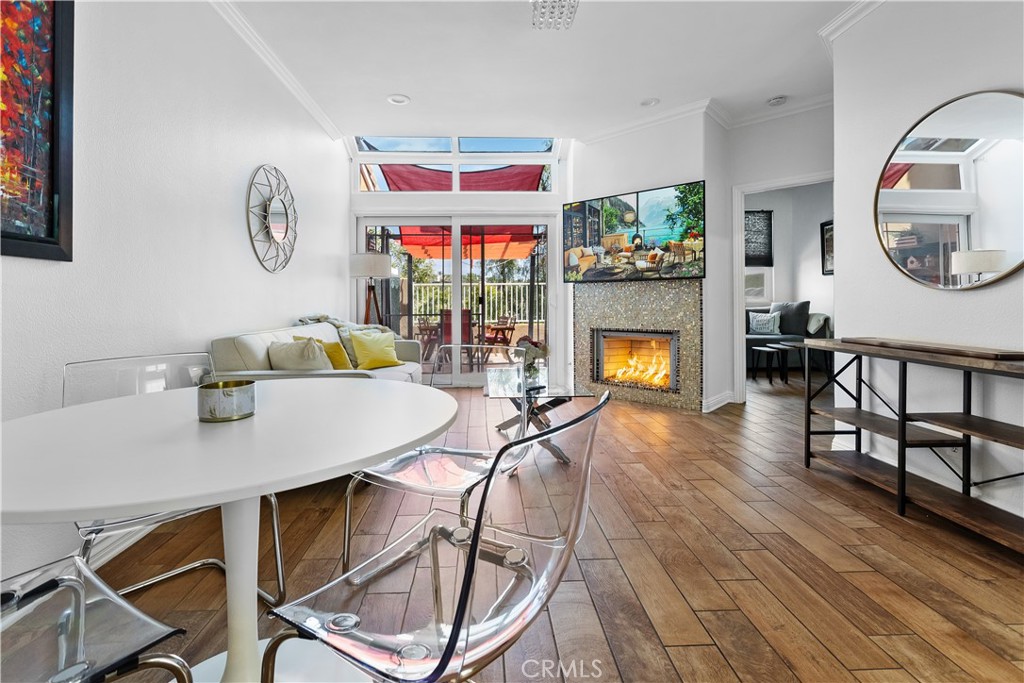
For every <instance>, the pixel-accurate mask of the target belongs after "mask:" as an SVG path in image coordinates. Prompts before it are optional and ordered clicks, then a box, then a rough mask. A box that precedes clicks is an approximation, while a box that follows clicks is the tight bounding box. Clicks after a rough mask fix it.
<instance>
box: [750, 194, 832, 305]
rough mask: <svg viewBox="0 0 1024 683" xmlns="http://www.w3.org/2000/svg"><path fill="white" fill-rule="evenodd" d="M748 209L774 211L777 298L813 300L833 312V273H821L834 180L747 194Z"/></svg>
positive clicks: (775, 294) (775, 298)
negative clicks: (824, 229) (824, 228)
mask: <svg viewBox="0 0 1024 683" xmlns="http://www.w3.org/2000/svg"><path fill="white" fill-rule="evenodd" d="M745 200H746V201H745V206H746V210H747V211H750V210H753V209H767V210H772V211H773V212H774V213H773V214H772V238H773V239H772V241H773V243H774V246H773V256H774V263H775V266H774V271H775V293H774V296H773V297H772V298H773V299H774V300H775V301H805V300H806V301H810V302H811V311H812V312H814V313H827V314H829V315H832V312H833V306H832V298H833V292H832V281H833V277H832V276H831V275H822V274H821V224H822V223H823V222H824V221H827V220H829V219H830V218H832V183H831V182H825V183H815V184H813V185H801V186H799V187H792V188H788V189H785V190H772V191H770V192H757V193H752V194H748V195H746V196H745Z"/></svg>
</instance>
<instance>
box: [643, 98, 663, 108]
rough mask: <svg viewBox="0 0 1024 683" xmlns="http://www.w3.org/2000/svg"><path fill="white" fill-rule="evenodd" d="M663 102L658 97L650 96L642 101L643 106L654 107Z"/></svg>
mask: <svg viewBox="0 0 1024 683" xmlns="http://www.w3.org/2000/svg"><path fill="white" fill-rule="evenodd" d="M659 102H661V100H659V99H658V98H657V97H648V98H647V99H646V100H643V101H641V102H640V106H641V107H653V106H654V105H656V104H658V103H659Z"/></svg>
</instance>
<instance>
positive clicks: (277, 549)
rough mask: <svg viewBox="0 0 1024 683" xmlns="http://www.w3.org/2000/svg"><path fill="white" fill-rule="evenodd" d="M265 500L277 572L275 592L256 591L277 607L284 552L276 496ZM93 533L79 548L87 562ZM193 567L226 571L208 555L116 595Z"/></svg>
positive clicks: (281, 599) (281, 597)
mask: <svg viewBox="0 0 1024 683" xmlns="http://www.w3.org/2000/svg"><path fill="white" fill-rule="evenodd" d="M264 498H266V500H267V502H268V503H270V526H271V529H272V533H271V542H272V543H273V544H274V566H275V569H276V572H277V594H276V595H272V594H270V593H268V592H267V591H265V590H263V589H262V588H257V589H256V593H257V594H258V596H259V598H260V600H263V601H264V602H265V603H267V605H269V606H270V607H278V606H279V605H283V604H284V601H285V597H286V591H285V584H284V553H283V551H282V549H281V514H280V510H279V508H278V504H277V496H275V495H274V494H273V493H268V494H267V495H265V496H264ZM95 539H96V537H95V535H92V534H90V535H89V536H88V537H86V538H85V540H84V541H83V542H82V547H81V549H80V550H79V556H80V557H82V559H84V560H86V561H87V562H88V560H89V553H91V552H92V547H93V544H94V543H95ZM195 569H219V570H220V571H221V572H226V571H227V568H226V567H225V565H224V561H223V560H220V559H218V558H215V557H208V558H206V559H203V560H196V561H195V562H191V563H189V564H186V565H184V566H181V567H176V568H175V569H172V570H171V571H168V572H164V573H163V574H159V575H157V576H154V577H151V578H148V579H146V580H145V581H139V582H138V583H134V584H132V585H130V586H128V587H127V588H122V589H121V590H119V591H117V594H118V595H128V594H129V593H134V592H135V591H139V590H142V589H144V588H149V587H150V586H153V585H155V584H157V583H160V582H161V581H166V580H168V579H173V578H174V577H176V576H179V575H181V574H185V573H187V572H190V571H193V570H195Z"/></svg>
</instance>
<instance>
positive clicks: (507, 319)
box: [483, 315, 516, 346]
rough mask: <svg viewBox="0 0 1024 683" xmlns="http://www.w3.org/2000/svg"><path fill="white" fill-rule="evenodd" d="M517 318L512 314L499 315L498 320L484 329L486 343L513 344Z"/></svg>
mask: <svg viewBox="0 0 1024 683" xmlns="http://www.w3.org/2000/svg"><path fill="white" fill-rule="evenodd" d="M515 329H516V319H515V318H513V317H512V316H510V315H499V316H498V321H497V322H496V323H494V324H493V325H488V326H487V327H486V328H485V329H484V339H483V341H484V344H489V345H491V346H512V334H513V333H514V332H515Z"/></svg>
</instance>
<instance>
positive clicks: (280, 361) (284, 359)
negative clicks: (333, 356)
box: [267, 339, 332, 370]
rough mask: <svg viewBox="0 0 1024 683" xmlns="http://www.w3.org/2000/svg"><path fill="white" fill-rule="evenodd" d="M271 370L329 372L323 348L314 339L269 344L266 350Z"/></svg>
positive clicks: (329, 366)
mask: <svg viewBox="0 0 1024 683" xmlns="http://www.w3.org/2000/svg"><path fill="white" fill-rule="evenodd" d="M267 353H268V355H269V356H270V367H271V369H273V370H331V369H332V368H331V361H330V360H329V359H328V358H327V354H326V353H325V352H324V347H323V346H321V345H320V344H318V343H317V341H316V340H315V339H306V340H304V341H289V342H279V341H274V342H270V346H269V348H268V349H267Z"/></svg>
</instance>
